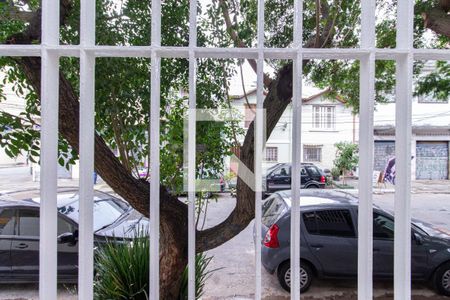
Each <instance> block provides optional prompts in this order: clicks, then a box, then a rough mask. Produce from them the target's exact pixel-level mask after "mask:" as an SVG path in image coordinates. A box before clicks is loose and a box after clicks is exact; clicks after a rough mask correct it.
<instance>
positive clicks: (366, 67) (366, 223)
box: [358, 0, 375, 300]
mask: <svg viewBox="0 0 450 300" xmlns="http://www.w3.org/2000/svg"><path fill="white" fill-rule="evenodd" d="M361 48H363V49H368V50H370V51H371V52H370V54H369V55H367V56H364V57H363V58H362V59H361V61H360V77H359V103H360V104H359V105H360V110H359V111H360V120H364V122H361V124H360V128H359V153H360V155H359V170H360V171H359V174H360V175H359V184H358V185H359V187H358V190H359V192H358V194H359V204H358V299H359V300H366V299H372V298H373V282H372V278H373V276H372V272H373V221H372V219H373V196H372V174H373V155H374V154H373V147H374V138H373V118H374V116H373V111H374V103H375V90H374V89H375V54H374V49H375V0H362V2H361Z"/></svg>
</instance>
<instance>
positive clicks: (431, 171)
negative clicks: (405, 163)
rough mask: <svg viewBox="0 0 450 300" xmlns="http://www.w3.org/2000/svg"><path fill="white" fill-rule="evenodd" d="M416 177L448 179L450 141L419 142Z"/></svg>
mask: <svg viewBox="0 0 450 300" xmlns="http://www.w3.org/2000/svg"><path fill="white" fill-rule="evenodd" d="M416 147H417V148H416V156H417V160H416V178H417V179H431V180H439V179H448V160H449V157H448V142H417V146H416Z"/></svg>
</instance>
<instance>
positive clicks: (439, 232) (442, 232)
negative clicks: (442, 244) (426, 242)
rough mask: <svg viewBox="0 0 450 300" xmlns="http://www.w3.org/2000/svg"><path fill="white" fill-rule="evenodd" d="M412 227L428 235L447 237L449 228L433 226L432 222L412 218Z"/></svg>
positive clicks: (449, 234)
mask: <svg viewBox="0 0 450 300" xmlns="http://www.w3.org/2000/svg"><path fill="white" fill-rule="evenodd" d="M413 227H414V229H416V230H417V231H419V232H422V234H423V232H425V233H427V234H428V235H431V236H435V237H444V238H449V237H450V230H448V229H446V228H439V227H437V226H434V225H432V224H429V223H426V222H423V221H419V220H416V219H414V220H413Z"/></svg>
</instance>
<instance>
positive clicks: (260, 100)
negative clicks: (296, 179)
mask: <svg viewBox="0 0 450 300" xmlns="http://www.w3.org/2000/svg"><path fill="white" fill-rule="evenodd" d="M257 30H258V32H257V36H258V50H259V52H258V60H257V70H256V88H257V91H256V116H255V127H254V128H255V135H254V136H255V140H254V143H255V144H254V145H255V147H254V149H255V152H254V156H255V161H254V166H253V167H254V172H255V226H256V232H255V241H256V245H255V246H256V249H255V251H256V253H255V299H261V290H262V288H261V215H262V212H261V201H262V193H261V190H262V151H263V147H264V146H263V145H264V144H265V141H263V135H264V128H263V126H264V124H265V122H264V120H263V106H264V53H263V51H262V50H263V48H264V0H258V29H257Z"/></svg>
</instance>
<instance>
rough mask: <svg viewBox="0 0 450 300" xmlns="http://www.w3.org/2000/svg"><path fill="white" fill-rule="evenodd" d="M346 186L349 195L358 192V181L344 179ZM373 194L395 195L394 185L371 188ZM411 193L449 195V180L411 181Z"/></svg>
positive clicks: (339, 182)
mask: <svg viewBox="0 0 450 300" xmlns="http://www.w3.org/2000/svg"><path fill="white" fill-rule="evenodd" d="M345 181H346V185H347V186H349V188H346V189H345V190H346V191H348V192H349V193H355V192H358V180H357V179H346V180H345ZM334 182H336V183H337V184H338V185H343V182H342V181H334ZM373 193H374V194H387V193H395V185H392V184H390V183H385V184H380V185H379V186H374V187H373ZM411 193H412V194H421V193H430V194H450V180H413V181H412V182H411Z"/></svg>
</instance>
